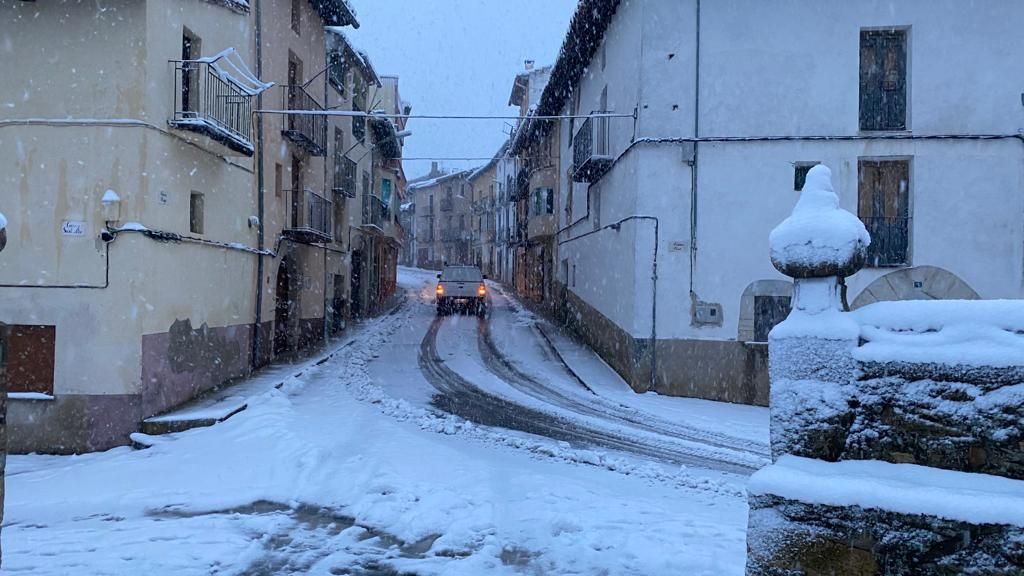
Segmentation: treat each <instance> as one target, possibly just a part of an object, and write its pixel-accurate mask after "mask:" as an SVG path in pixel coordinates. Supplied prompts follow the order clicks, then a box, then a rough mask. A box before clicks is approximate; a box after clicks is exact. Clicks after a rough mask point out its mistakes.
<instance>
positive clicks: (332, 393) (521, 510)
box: [3, 271, 747, 575]
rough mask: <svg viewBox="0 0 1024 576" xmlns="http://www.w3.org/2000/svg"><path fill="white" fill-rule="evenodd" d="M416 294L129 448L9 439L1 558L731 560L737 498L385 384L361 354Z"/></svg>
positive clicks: (498, 563) (419, 568)
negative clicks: (289, 371)
mask: <svg viewBox="0 0 1024 576" xmlns="http://www.w3.org/2000/svg"><path fill="white" fill-rule="evenodd" d="M408 276H409V273H408V272H406V271H403V277H404V278H403V283H404V285H405V286H407V287H408V286H409V285H410V283H411V284H413V285H416V278H417V277H416V276H415V275H413V278H412V280H410V279H409V278H408ZM414 287H416V286H414ZM413 309H414V308H413V307H409V309H408V310H405V311H404V312H401V313H399V314H397V315H395V316H393V317H388V318H384V319H381V320H379V321H375V322H374V325H373V326H372V327H371V329H369V330H367V331H366V333H365V336H364V338H363V339H361V340H360V341H359V342H358V343H356V344H355V345H353V346H350V347H349V348H347V349H345V350H344V351H343V352H342V353H340V354H338V355H337V356H336V357H334V358H333V359H331V360H330V361H328V362H326V363H324V364H322V365H320V366H316V367H314V368H312V369H310V370H309V371H307V372H305V373H304V374H303V375H302V377H300V378H292V379H290V380H289V382H287V383H286V384H285V385H284V386H283V387H282V389H280V390H278V389H276V388H275V389H271V390H269V391H267V392H266V393H264V394H263V395H260V396H258V397H256V398H252V399H250V402H249V408H248V409H247V410H245V411H244V412H242V413H240V414H238V415H236V416H234V417H232V418H231V419H229V420H227V421H225V422H223V423H221V424H218V425H216V426H213V427H210V428H204V429H196V430H190V431H187V432H182V433H177V434H172V435H169V436H167V437H166V438H167V441H165V442H160V443H158V444H157V445H155V446H154V447H152V448H150V449H148V450H142V451H133V450H130V449H128V448H118V449H114V450H110V451H108V452H104V453H98V454H89V455H83V456H70V457H53V456H16V457H12V458H11V463H10V470H11V476H10V477H9V478H8V494H7V496H8V500H7V518H6V519H5V526H4V532H3V536H4V552H5V553H4V564H5V566H4V567H5V570H6V571H9V572H10V573H19V572H26V573H33V574H140V573H152V574H168V573H174V574H177V575H187V574H241V573H247V572H249V573H251V572H256V573H268V574H270V573H272V574H290V573H303V574H337V573H345V572H344V571H346V570H347V571H349V572H351V573H355V574H358V573H360V571H363V573H372V572H371V571H372V570H373V569H375V568H374V567H379V566H382V565H386V566H392V567H394V568H395V569H396V570H399V571H407V572H414V573H417V574H467V575H479V574H513V573H522V572H526V573H543V574H644V575H659V574H666V575H670V574H715V575H729V574H735V575H739V574H742V573H743V567H744V559H745V526H746V515H747V508H746V503H745V501H744V500H743V499H742V498H739V497H736V496H735V495H722V494H715V493H711V492H707V491H700V490H689V489H680V488H679V487H677V486H674V485H671V484H665V483H661V482H658V481H656V480H652V478H650V477H646V476H644V475H642V474H636V475H633V474H629V475H627V474H622V473H618V472H613V471H609V470H606V469H604V468H601V467H597V466H590V465H586V466H583V465H578V464H574V463H572V462H567V461H565V460H562V459H557V458H550V457H544V455H543V454H542V453H541V451H539V450H537V451H534V450H530V449H527V450H522V449H519V448H515V446H516V445H520V444H521V445H524V446H528V447H529V446H533V447H540V446H545V445H546V446H554V447H556V449H557V448H558V445H557V443H554V442H546V441H544V440H542V439H536V438H523V437H522V436H521V435H515V434H508V435H506V434H503V433H502V431H500V430H480V429H478V428H477V427H474V426H472V425H469V424H467V423H465V422H463V421H461V420H459V419H456V418H452V417H447V416H443V415H438V414H436V413H430V412H429V411H427V410H424V409H422V408H419V407H416V406H413V405H411V404H409V403H407V402H405V401H402V400H398V399H395V398H392V397H390V396H388V395H387V394H386V393H385V392H384V391H383V389H382V388H381V386H380V385H379V383H378V382H375V381H374V379H371V377H370V376H369V373H370V367H371V366H373V365H375V364H380V363H385V362H389V361H390V359H389V358H388V351H389V345H390V342H391V340H392V338H393V336H394V334H395V332H396V331H399V330H402V329H403V328H404V327H405V326H407V324H408V322H409V320H410V317H411V315H412V311H413ZM437 432H441V434H438V433H437ZM453 432H454V433H456V434H454V435H449V434H448V433H453Z"/></svg>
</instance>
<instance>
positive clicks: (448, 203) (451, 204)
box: [441, 198, 455, 212]
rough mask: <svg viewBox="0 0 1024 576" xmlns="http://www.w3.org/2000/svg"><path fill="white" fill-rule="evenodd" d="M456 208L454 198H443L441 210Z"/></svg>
mask: <svg viewBox="0 0 1024 576" xmlns="http://www.w3.org/2000/svg"><path fill="white" fill-rule="evenodd" d="M454 208H455V200H454V199H453V198H441V212H451V211H452V210H453V209H454Z"/></svg>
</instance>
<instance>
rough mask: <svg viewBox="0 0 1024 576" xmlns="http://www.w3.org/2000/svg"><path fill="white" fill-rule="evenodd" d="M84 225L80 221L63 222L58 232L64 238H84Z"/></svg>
mask: <svg viewBox="0 0 1024 576" xmlns="http://www.w3.org/2000/svg"><path fill="white" fill-rule="evenodd" d="M85 227H86V224H85V222H84V221H82V220H65V221H64V223H63V224H61V226H60V231H61V233H62V234H64V235H65V236H85Z"/></svg>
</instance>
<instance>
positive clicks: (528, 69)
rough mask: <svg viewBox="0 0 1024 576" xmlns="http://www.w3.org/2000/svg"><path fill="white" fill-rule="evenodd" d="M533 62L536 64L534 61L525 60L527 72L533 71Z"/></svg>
mask: <svg viewBox="0 0 1024 576" xmlns="http://www.w3.org/2000/svg"><path fill="white" fill-rule="evenodd" d="M533 62H534V61H533V60H524V61H523V64H525V65H526V71H527V72H529V71H530V70H533Z"/></svg>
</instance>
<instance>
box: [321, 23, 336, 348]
mask: <svg viewBox="0 0 1024 576" xmlns="http://www.w3.org/2000/svg"><path fill="white" fill-rule="evenodd" d="M323 49H324V55H325V56H326V59H327V62H324V64H325V65H326V67H325V68H324V70H327V69H328V68H329V67H330V56H328V55H327V39H326V38H324V47H323ZM329 77H330V74H324V108H327V95H328V92H327V90H328V86H327V85H328V84H329V83H328V81H327V79H328V78H329ZM329 125H330V118H329V117H325V118H324V148H325V151H324V197H325V198H326V197H327V184H328V182H327V178H328V174H327V160H328V157H329V156H328V154H327V151H326V150H328V149H330V147H331V145H330V144H329V142H330V141H329V140H328V139H327V137H328V135H330V129H329ZM332 200H334V198H332ZM333 208H334V202H331V209H332V211H333ZM333 217H334V214H330V215H328V219H329V220H331V222H332V224H333ZM333 227H335V228H336V226H333ZM333 235H334V230H331V236H332V238H333ZM327 242H328V241H324V246H323V250H322V252H323V253H324V283H323V287H322V288H321V290H323V292H324V343H325V344H326V343H327V335H328V329H327Z"/></svg>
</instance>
